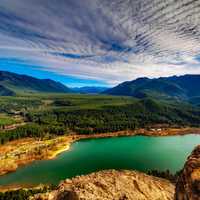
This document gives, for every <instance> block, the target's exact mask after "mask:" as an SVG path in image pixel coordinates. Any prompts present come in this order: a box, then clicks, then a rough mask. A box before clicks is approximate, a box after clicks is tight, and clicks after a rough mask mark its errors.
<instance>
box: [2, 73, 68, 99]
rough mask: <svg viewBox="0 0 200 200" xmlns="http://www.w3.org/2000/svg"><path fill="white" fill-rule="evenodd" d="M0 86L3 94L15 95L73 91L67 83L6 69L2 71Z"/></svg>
mask: <svg viewBox="0 0 200 200" xmlns="http://www.w3.org/2000/svg"><path fill="white" fill-rule="evenodd" d="M0 86H1V87H0V95H1V96H13V95H14V94H15V93H18V92H29V93H34V92H62V93H66V92H71V90H70V89H69V88H68V87H66V86H65V85H63V84H61V83H59V82H56V81H53V80H50V79H37V78H34V77H31V76H27V75H19V74H15V73H11V72H6V71H0Z"/></svg>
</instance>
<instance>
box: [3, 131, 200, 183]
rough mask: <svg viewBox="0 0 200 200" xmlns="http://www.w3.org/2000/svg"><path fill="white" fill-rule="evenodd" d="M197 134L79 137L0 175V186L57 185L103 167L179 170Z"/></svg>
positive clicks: (198, 140)
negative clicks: (68, 146)
mask: <svg viewBox="0 0 200 200" xmlns="http://www.w3.org/2000/svg"><path fill="white" fill-rule="evenodd" d="M198 144H200V135H187V136H172V137H171V136H170V137H169V136H167V137H145V136H133V137H118V138H104V139H89V140H81V141H78V142H76V143H74V144H73V145H72V146H71V149H70V151H67V152H64V153H62V154H60V155H59V156H58V157H57V158H56V159H54V160H43V161H36V162H33V163H31V164H30V165H27V166H24V167H20V168H19V169H18V170H17V171H16V172H14V173H11V174H8V175H5V176H1V177H0V185H7V184H39V183H53V184H58V183H59V182H60V180H63V179H66V178H71V177H74V176H76V175H82V174H87V173H90V172H94V171H98V170H102V169H136V170H140V171H144V172H145V171H148V170H151V169H158V170H166V169H169V170H170V171H172V172H176V171H178V170H180V169H181V168H182V167H183V165H184V163H185V160H186V158H187V156H188V155H189V154H190V152H191V151H192V150H193V148H194V147H195V146H196V145H198Z"/></svg>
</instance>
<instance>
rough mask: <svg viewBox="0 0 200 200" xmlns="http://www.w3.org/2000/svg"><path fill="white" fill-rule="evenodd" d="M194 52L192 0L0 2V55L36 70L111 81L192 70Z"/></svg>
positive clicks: (196, 10)
mask: <svg viewBox="0 0 200 200" xmlns="http://www.w3.org/2000/svg"><path fill="white" fill-rule="evenodd" d="M199 52H200V1H199V0H194V1H191V0H177V1H173V0H168V1H165V0H143V1H140V0H134V1H133V0H123V1H121V0H84V1H83V0H67V1H66V0H60V1H59V2H58V1H57V0H51V1H50V0H42V1H41V0H15V1H13V0H1V2H0V55H1V57H2V58H16V59H20V60H24V61H26V62H27V64H28V63H29V62H31V63H35V65H38V66H42V67H41V69H42V70H47V71H53V72H56V73H60V74H64V75H73V76H77V77H83V78H87V79H98V80H102V81H105V82H107V83H108V84H117V83H119V82H121V81H125V80H131V79H134V78H137V77H141V76H149V77H158V76H169V75H174V74H186V73H195V74H197V73H200V67H199V66H200V60H198V59H195V58H196V56H197V55H198V54H199ZM0 64H1V63H0ZM11 67H12V66H11ZM27 67H28V65H27Z"/></svg>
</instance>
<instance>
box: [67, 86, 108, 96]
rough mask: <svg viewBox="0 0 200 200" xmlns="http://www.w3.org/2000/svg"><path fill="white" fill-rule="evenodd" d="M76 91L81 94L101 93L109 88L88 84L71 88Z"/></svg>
mask: <svg viewBox="0 0 200 200" xmlns="http://www.w3.org/2000/svg"><path fill="white" fill-rule="evenodd" d="M71 89H72V90H73V91H74V92H77V93H81V94H99V93H102V92H104V91H105V90H108V88H107V87H97V86H86V87H75V88H71Z"/></svg>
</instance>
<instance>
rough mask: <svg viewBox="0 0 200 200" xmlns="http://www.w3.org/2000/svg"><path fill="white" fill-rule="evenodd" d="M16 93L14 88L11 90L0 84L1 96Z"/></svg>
mask: <svg viewBox="0 0 200 200" xmlns="http://www.w3.org/2000/svg"><path fill="white" fill-rule="evenodd" d="M14 95H15V92H13V91H12V90H9V89H8V88H6V87H4V86H3V85H0V96H14Z"/></svg>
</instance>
